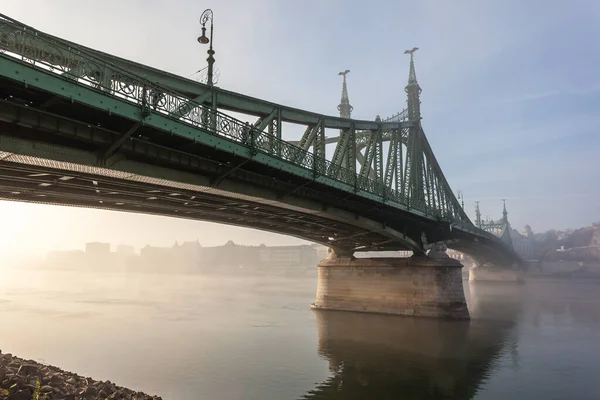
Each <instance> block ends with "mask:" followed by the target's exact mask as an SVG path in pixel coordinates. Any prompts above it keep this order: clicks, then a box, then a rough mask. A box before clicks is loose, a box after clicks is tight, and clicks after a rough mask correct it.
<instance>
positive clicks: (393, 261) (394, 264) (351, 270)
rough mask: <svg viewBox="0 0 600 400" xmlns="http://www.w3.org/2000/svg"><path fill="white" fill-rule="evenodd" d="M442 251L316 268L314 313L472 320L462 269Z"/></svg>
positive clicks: (339, 258)
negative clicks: (315, 310) (331, 311)
mask: <svg viewBox="0 0 600 400" xmlns="http://www.w3.org/2000/svg"><path fill="white" fill-rule="evenodd" d="M445 250H446V249H445V246H443V245H441V246H440V245H438V246H435V247H434V249H432V250H431V251H430V252H429V254H428V255H413V256H412V257H407V258H356V257H354V256H352V255H338V254H336V253H335V252H334V251H333V250H330V253H329V256H328V257H327V258H326V259H324V260H323V261H321V262H320V263H319V265H318V285H317V296H316V300H315V302H314V303H313V304H312V307H313V308H314V309H323V310H342V311H360V312H369V313H383V314H400V315H410V316H419V317H434V318H451V319H468V318H469V311H468V309H467V303H466V301H465V294H464V291H463V285H462V273H461V269H462V267H463V266H462V264H461V263H460V262H459V261H457V260H454V259H452V258H450V257H448V255H447V254H446V252H445Z"/></svg>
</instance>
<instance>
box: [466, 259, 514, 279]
mask: <svg viewBox="0 0 600 400" xmlns="http://www.w3.org/2000/svg"><path fill="white" fill-rule="evenodd" d="M523 276H524V274H523V270H522V269H521V268H519V267H518V266H517V265H511V266H498V265H493V264H479V263H473V265H472V266H471V268H470V269H469V283H476V282H507V283H523V282H525V279H524V277H523Z"/></svg>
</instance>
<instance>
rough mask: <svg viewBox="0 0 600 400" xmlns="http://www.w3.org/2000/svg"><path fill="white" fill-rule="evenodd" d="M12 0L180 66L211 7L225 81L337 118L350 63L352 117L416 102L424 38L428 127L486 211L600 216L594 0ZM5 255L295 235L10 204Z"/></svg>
mask: <svg viewBox="0 0 600 400" xmlns="http://www.w3.org/2000/svg"><path fill="white" fill-rule="evenodd" d="M98 4H99V3H98V2H93V1H87V0H86V1H83V0H79V1H76V0H72V1H68V0H54V1H52V2H49V1H44V0H29V1H27V2H23V1H22V0H3V1H2V8H1V10H0V12H2V13H3V14H6V15H8V16H10V17H12V18H15V19H17V20H19V21H21V22H24V23H26V24H29V25H32V26H34V27H36V28H37V29H40V30H42V31H45V32H48V33H50V34H53V35H57V36H61V37H63V38H65V39H68V40H71V41H74V42H77V43H81V44H84V45H86V46H90V47H93V48H96V49H99V50H102V51H105V52H109V53H112V54H115V55H118V56H121V57H125V58H129V59H132V60H134V61H137V62H141V63H144V64H147V65H150V66H153V67H156V68H160V69H163V70H166V71H169V72H173V73H176V74H179V75H182V76H186V77H189V76H192V75H193V73H194V72H196V71H197V70H199V69H200V68H203V67H204V66H205V65H206V48H205V47H202V46H201V45H199V44H198V42H197V41H196V38H197V37H198V36H199V33H200V25H199V23H198V18H199V16H200V14H201V13H202V11H203V10H204V9H206V8H212V10H213V11H214V25H215V31H214V46H215V51H216V54H215V58H216V64H215V67H216V68H218V70H219V72H220V77H219V83H218V84H219V86H220V87H222V88H224V89H227V90H232V91H236V92H241V93H244V94H248V95H251V96H254V97H258V98H262V99H265V100H269V101H272V102H276V103H282V104H285V105H288V106H293V107H298V108H302V109H307V110H310V111H316V112H319V113H323V114H330V115H336V114H337V105H338V103H339V101H340V92H341V79H340V77H339V76H338V75H337V73H338V72H339V71H343V70H345V69H350V70H351V73H350V74H349V75H348V91H349V95H350V102H351V104H352V105H353V106H354V111H353V117H355V118H359V119H373V118H374V116H375V115H377V114H379V115H382V116H389V115H392V114H395V113H396V112H398V111H400V110H401V109H403V108H405V105H406V97H405V93H404V86H405V85H406V80H407V77H408V61H409V60H408V57H407V56H406V55H404V54H403V52H404V50H405V49H409V48H412V47H414V46H416V47H419V48H420V49H419V51H418V52H417V53H416V54H415V63H416V72H417V78H418V81H419V84H420V86H421V87H422V89H423V93H422V96H421V100H422V105H421V109H422V116H423V127H424V130H425V133H426V135H427V137H428V139H429V142H430V144H431V146H432V148H433V151H434V153H435V155H436V158H437V159H438V161H439V163H440V165H441V167H442V169H443V171H444V174H445V176H446V178H447V179H448V181H449V182H450V185H451V186H452V187H453V189H454V190H455V191H456V192H458V190H461V191H462V192H463V194H464V198H465V208H466V210H467V212H468V213H469V215H470V216H471V217H472V218H473V217H474V205H475V201H480V206H481V210H482V214H483V216H484V217H485V216H489V217H493V218H499V217H500V216H501V211H502V200H501V199H507V208H508V212H509V220H510V221H511V223H512V225H513V227H515V228H517V229H520V230H522V229H523V226H524V225H525V224H529V225H531V227H532V229H533V230H534V232H540V231H545V230H548V229H566V228H577V227H581V226H585V225H590V224H591V223H592V222H593V221H598V220H600V185H599V184H598V182H599V180H600V159H599V156H600V135H598V130H599V128H598V127H600V68H598V65H600V42H598V41H597V40H596V38H598V37H600V24H598V23H597V21H599V20H600V3H599V2H597V1H596V0H569V1H554V0H543V1H542V0H529V1H522V0H505V1H502V2H497V1H495V2H491V1H488V2H484V1H476V0H472V1H467V0H454V1H452V2H448V1H443V0H438V1H434V0H420V1H415V0H413V1H404V0H380V1H376V0H372V1H370V2H368V3H367V2H358V1H347V0H346V1H341V0H319V1H313V0H303V1H301V2H299V1H297V2H293V1H282V0H256V1H248V0H218V1H212V2H211V1H197V0H196V1H187V0H171V1H168V2H167V1H158V0H144V1H142V0H128V1H117V0H104V1H103V2H102V3H101V6H99V5H98ZM0 221H1V222H0V223H1V224H2V229H1V230H0V253H3V254H9V253H19V252H24V251H25V252H45V251H48V250H62V249H71V248H74V249H82V248H83V246H84V244H85V242H86V241H106V242H111V243H113V244H131V245H134V246H136V247H138V248H139V247H140V246H142V245H144V244H153V245H170V244H172V243H174V242H175V241H179V242H181V241H185V240H196V239H197V240H199V241H200V242H201V243H202V244H203V245H207V246H208V245H218V244H222V243H224V242H225V241H226V240H228V239H232V240H234V241H235V242H238V243H247V244H260V243H267V244H273V245H280V244H293V243H299V240H298V239H295V238H290V237H286V236H282V235H276V234H272V233H266V232H258V231H253V230H249V229H242V228H236V227H229V226H223V225H215V224H210V223H204V222H197V221H186V220H177V219H173V218H166V217H155V216H145V215H136V214H124V213H117V212H109V211H99V210H86V209H79V208H65V207H57V206H41V205H29V204H17V203H8V202H0Z"/></svg>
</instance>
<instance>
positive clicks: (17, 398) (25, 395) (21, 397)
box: [7, 389, 32, 400]
mask: <svg viewBox="0 0 600 400" xmlns="http://www.w3.org/2000/svg"><path fill="white" fill-rule="evenodd" d="M31 396H32V395H31V392H30V391H29V390H27V389H25V390H19V391H18V392H16V393H13V394H11V395H9V396H8V397H7V400H31Z"/></svg>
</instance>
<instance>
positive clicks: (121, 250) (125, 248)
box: [116, 244, 135, 255]
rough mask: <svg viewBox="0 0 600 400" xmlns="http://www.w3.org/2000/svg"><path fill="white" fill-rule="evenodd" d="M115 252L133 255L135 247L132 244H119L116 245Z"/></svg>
mask: <svg viewBox="0 0 600 400" xmlns="http://www.w3.org/2000/svg"><path fill="white" fill-rule="evenodd" d="M116 252H117V253H119V254H127V255H133V254H135V248H134V247H133V246H127V245H124V244H120V245H118V246H117V248H116Z"/></svg>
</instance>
